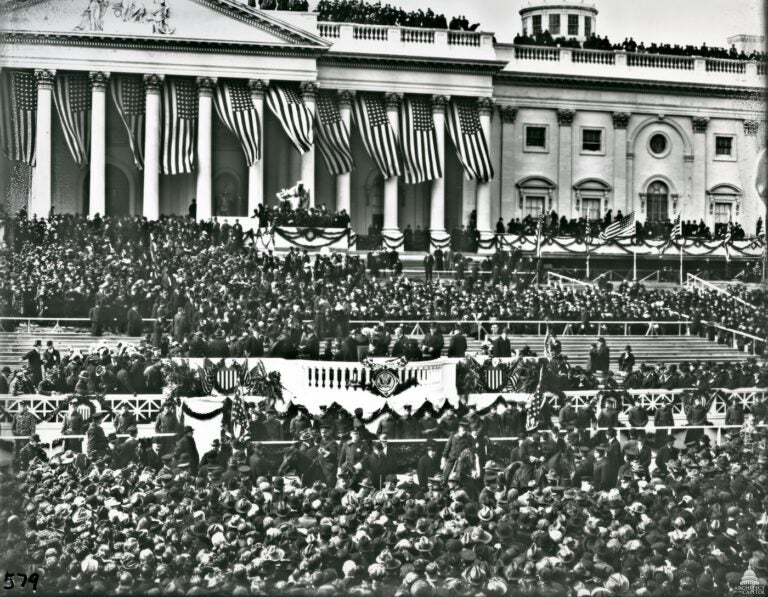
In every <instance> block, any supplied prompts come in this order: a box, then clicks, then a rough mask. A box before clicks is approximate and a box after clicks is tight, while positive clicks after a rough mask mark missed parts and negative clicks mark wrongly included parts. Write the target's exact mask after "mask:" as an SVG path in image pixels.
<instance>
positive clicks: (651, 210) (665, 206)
mask: <svg viewBox="0 0 768 597" xmlns="http://www.w3.org/2000/svg"><path fill="white" fill-rule="evenodd" d="M646 198H647V201H648V209H647V214H648V215H647V218H646V219H647V221H649V222H657V221H659V222H664V221H666V220H667V219H668V218H669V187H668V186H667V185H666V184H664V183H663V182H661V181H660V180H656V181H654V182H652V183H651V184H650V185H648V193H647V194H646Z"/></svg>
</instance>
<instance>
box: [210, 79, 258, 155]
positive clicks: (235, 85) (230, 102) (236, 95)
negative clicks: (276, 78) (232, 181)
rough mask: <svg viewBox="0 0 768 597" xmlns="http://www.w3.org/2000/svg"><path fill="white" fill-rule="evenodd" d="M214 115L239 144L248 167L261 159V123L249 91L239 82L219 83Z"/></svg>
mask: <svg viewBox="0 0 768 597" xmlns="http://www.w3.org/2000/svg"><path fill="white" fill-rule="evenodd" d="M214 105H215V106H216V113H217V114H218V115H219V118H220V119H221V121H222V122H223V123H224V125H225V126H226V127H227V128H228V129H229V130H230V131H231V132H232V134H233V135H235V137H237V140H238V141H239V142H240V147H242V149H243V153H244V154H245V161H246V163H247V164H248V166H253V165H254V164H255V163H256V162H258V161H259V160H260V159H261V122H260V121H259V114H258V112H257V111H256V106H254V105H253V100H252V99H251V91H250V89H249V88H248V86H247V85H246V84H245V83H244V82H241V81H219V83H218V85H217V86H216V95H215V97H214Z"/></svg>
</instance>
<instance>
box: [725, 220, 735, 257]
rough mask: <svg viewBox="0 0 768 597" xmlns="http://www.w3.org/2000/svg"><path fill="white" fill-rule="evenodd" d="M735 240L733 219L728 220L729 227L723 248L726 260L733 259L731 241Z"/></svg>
mask: <svg viewBox="0 0 768 597" xmlns="http://www.w3.org/2000/svg"><path fill="white" fill-rule="evenodd" d="M732 242H733V221H732V220H728V228H727V229H726V232H725V238H723V250H725V260H726V261H730V260H731V243H732Z"/></svg>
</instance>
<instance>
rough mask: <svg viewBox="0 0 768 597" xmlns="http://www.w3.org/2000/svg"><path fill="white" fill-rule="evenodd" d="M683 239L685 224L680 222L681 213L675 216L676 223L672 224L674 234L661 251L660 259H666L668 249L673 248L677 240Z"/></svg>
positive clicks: (672, 233) (671, 234)
mask: <svg viewBox="0 0 768 597" xmlns="http://www.w3.org/2000/svg"><path fill="white" fill-rule="evenodd" d="M682 237H683V224H682V222H681V221H680V213H679V212H678V214H677V215H676V216H675V221H674V223H673V224H672V232H671V233H670V235H669V240H667V242H665V243H664V244H663V245H662V246H661V249H660V250H659V259H661V258H662V257H664V253H666V252H667V249H669V247H671V246H672V243H674V242H675V241H676V240H677V239H679V238H682Z"/></svg>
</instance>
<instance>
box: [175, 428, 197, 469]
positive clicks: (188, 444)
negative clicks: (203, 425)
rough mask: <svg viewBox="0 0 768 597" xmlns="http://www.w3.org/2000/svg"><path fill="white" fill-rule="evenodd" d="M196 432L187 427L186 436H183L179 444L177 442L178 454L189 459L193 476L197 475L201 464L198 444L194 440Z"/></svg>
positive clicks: (185, 429)
mask: <svg viewBox="0 0 768 597" xmlns="http://www.w3.org/2000/svg"><path fill="white" fill-rule="evenodd" d="M194 433H195V430H194V429H193V428H192V427H190V426H189V425H187V426H186V427H184V434H183V435H182V436H181V439H179V441H178V442H176V452H177V453H178V454H181V455H184V454H186V455H187V458H188V459H189V465H190V470H191V472H192V474H193V475H197V467H198V464H199V462H200V456H199V455H198V452H197V444H196V443H195V438H194Z"/></svg>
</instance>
